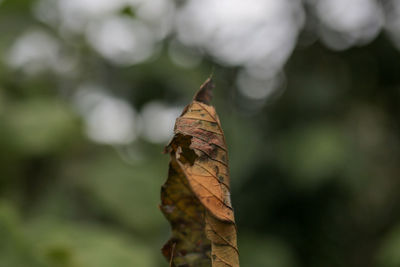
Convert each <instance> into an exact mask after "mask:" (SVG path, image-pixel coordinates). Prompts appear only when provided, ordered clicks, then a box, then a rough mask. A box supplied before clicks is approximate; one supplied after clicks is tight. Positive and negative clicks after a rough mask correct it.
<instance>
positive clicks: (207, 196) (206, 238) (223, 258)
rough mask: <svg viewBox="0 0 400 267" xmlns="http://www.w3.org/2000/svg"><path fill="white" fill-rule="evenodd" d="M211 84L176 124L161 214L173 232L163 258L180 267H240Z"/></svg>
mask: <svg viewBox="0 0 400 267" xmlns="http://www.w3.org/2000/svg"><path fill="white" fill-rule="evenodd" d="M212 87H213V84H212V81H211V79H208V80H207V81H206V82H205V83H204V84H203V85H202V86H201V87H200V90H199V92H198V93H197V94H196V95H195V97H194V99H193V101H192V102H191V103H190V104H189V105H188V106H186V107H185V109H184V110H183V112H182V114H181V116H180V117H179V118H177V120H176V123H175V129H174V137H173V139H172V140H171V142H170V143H169V144H168V145H167V147H166V152H168V153H170V156H171V161H170V165H169V173H168V179H167V181H166V183H165V184H164V185H163V186H162V190H161V205H160V208H161V210H162V212H163V213H164V215H165V217H166V218H167V219H168V220H169V222H170V223H171V226H172V237H171V239H170V240H169V241H168V242H167V243H166V244H165V245H164V247H163V249H162V252H163V254H164V256H165V257H166V258H167V260H168V261H170V266H176V267H183V266H185V267H189V266H190V267H192V266H193V267H198V266H199V267H202V266H213V267H227V266H229V267H237V266H239V254H238V249H237V244H236V225H235V220H234V214H233V210H232V204H231V200H230V190H229V169H228V155H227V148H226V143H225V138H224V134H223V131H222V128H221V123H220V121H219V118H218V116H217V114H216V112H215V109H214V107H213V106H211V105H210V101H211V89H212Z"/></svg>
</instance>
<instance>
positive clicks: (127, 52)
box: [86, 16, 155, 65]
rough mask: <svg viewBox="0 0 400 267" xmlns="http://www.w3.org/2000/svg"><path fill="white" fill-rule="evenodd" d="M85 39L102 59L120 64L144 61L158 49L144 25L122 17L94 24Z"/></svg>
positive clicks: (89, 28)
mask: <svg viewBox="0 0 400 267" xmlns="http://www.w3.org/2000/svg"><path fill="white" fill-rule="evenodd" d="M86 38H87V40H88V42H89V43H90V44H91V45H92V46H93V48H94V49H95V50H96V51H98V52H99V53H100V54H101V55H102V56H103V57H105V58H106V59H108V60H110V61H111V62H113V63H115V64H118V65H131V64H136V63H140V62H143V61H145V60H146V59H148V58H149V57H150V56H151V55H152V54H153V52H154V46H155V42H154V39H153V36H152V34H151V32H150V30H149V29H148V27H147V26H146V25H145V24H143V23H141V22H140V21H137V20H133V19H130V18H126V17H120V16H114V17H110V18H108V19H104V20H102V21H98V22H94V23H92V24H91V25H90V27H88V30H87V32H86Z"/></svg>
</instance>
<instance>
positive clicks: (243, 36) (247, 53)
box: [175, 0, 304, 71]
mask: <svg viewBox="0 0 400 267" xmlns="http://www.w3.org/2000/svg"><path fill="white" fill-rule="evenodd" d="M303 20H304V12H303V9H302V6H301V2H300V1H297V0H280V1H276V0H254V1H252V2H251V4H249V3H248V2H246V1H242V0H218V1H215V0H203V1H198V0H190V1H188V2H187V3H186V5H185V6H184V7H183V8H182V9H181V10H179V11H178V15H177V20H176V24H175V25H176V28H177V36H178V39H179V40H180V41H181V42H182V43H184V44H186V45H192V46H198V47H202V48H205V49H206V51H207V52H208V53H210V54H211V55H213V56H214V57H215V58H216V59H218V60H219V61H220V62H222V63H225V64H228V65H245V66H247V65H251V66H257V65H263V66H265V65H267V67H271V68H272V69H274V70H276V71H279V69H280V68H281V67H282V66H283V64H284V63H285V62H286V60H287V58H288V56H289V55H290V53H291V52H292V50H293V48H294V45H295V43H296V40H297V35H298V33H299V30H300V28H301V27H302V25H303Z"/></svg>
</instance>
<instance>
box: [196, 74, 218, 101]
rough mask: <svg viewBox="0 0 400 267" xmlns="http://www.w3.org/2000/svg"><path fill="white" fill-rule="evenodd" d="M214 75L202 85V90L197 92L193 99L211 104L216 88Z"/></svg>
mask: <svg viewBox="0 0 400 267" xmlns="http://www.w3.org/2000/svg"><path fill="white" fill-rule="evenodd" d="M214 87H215V86H214V83H213V80H212V76H210V77H209V78H208V79H207V80H206V81H205V82H204V83H203V84H202V85H201V86H200V90H199V91H198V92H197V93H196V94H195V96H194V98H193V100H196V101H199V102H202V103H204V104H207V105H209V104H210V102H211V99H212V89H213V88H214Z"/></svg>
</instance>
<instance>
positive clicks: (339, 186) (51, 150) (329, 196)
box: [0, 0, 400, 267]
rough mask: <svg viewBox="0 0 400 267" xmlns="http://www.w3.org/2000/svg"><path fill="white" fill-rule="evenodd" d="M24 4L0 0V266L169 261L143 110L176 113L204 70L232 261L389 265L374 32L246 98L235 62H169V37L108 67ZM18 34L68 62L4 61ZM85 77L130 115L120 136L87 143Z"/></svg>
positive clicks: (391, 191) (387, 83) (394, 114)
mask: <svg viewBox="0 0 400 267" xmlns="http://www.w3.org/2000/svg"><path fill="white" fill-rule="evenodd" d="M48 2H49V3H50V2H51V1H48ZM34 3H36V2H34V1H26V0H18V1H15V0H3V1H0V31H1V33H2V34H1V36H0V58H1V60H0V267H26V266H29V267H39V266H40V267H41V266H43V267H91V266H100V267H103V266H104V267H112V266H116V267H125V266H126V267H128V266H129V267H130V266H143V267H153V266H167V263H166V262H165V261H164V259H163V258H162V256H161V253H160V248H161V246H162V244H163V243H164V242H165V241H166V240H167V239H168V236H169V231H170V229H169V225H168V222H167V221H166V220H165V219H164V218H163V216H162V214H161V212H160V211H159V210H158V203H159V192H160V186H161V185H162V184H163V182H164V181H165V179H166V177H167V167H168V157H167V156H165V155H163V154H162V153H161V152H162V149H163V145H164V143H161V142H160V143H154V142H153V143H152V142H149V141H148V138H147V139H146V136H145V135H143V134H142V133H139V132H140V131H141V128H143V127H147V126H146V125H147V124H146V123H148V122H146V121H145V120H143V119H142V120H141V119H140V116H141V114H142V113H141V112H142V111H143V109H144V107H145V106H146V105H147V104H148V103H150V102H153V101H159V102H162V103H164V104H165V105H167V106H171V107H178V108H182V107H183V105H185V104H186V103H188V102H189V101H190V99H191V95H193V92H194V91H195V90H196V89H197V88H198V87H199V85H200V84H201V83H202V82H203V81H204V80H205V78H206V77H207V76H208V75H209V73H210V72H211V70H212V69H213V68H214V75H215V83H216V85H217V87H216V90H215V100H214V105H215V106H216V109H217V111H218V114H219V116H220V119H221V123H222V126H223V128H224V131H225V135H226V138H227V143H228V147H229V149H230V150H229V151H230V166H231V176H232V177H231V183H232V198H233V199H232V200H233V206H234V207H235V213H236V219H237V225H238V234H239V237H238V243H239V251H240V254H241V256H240V257H241V264H242V266H267V267H268V266H274V267H300V266H307V267H313V266H315V267H319V266H328V267H329V266H335V267H338V266H339V267H340V266H346V267H348V266H365V267H368V266H382V267H394V266H399V265H400V232H399V223H400V204H399V203H400V194H399V190H400V180H399V177H400V167H399V166H400V165H399V162H400V140H399V136H400V109H399V107H400V75H399V71H400V54H399V51H398V50H396V48H395V47H394V46H393V44H392V42H391V41H390V40H389V38H388V37H387V35H386V34H385V33H381V34H380V35H379V36H378V37H377V38H376V39H375V40H374V41H372V42H371V43H369V44H365V45H362V46H361V45H360V46H357V47H353V48H350V49H347V50H345V51H341V52H337V51H332V50H330V49H328V48H326V47H325V46H324V45H322V44H321V43H320V42H319V41H316V42H312V43H309V44H308V45H307V46H305V45H299V46H296V48H295V49H294V51H293V54H292V55H291V57H290V58H289V60H288V62H287V63H286V65H285V68H284V73H285V75H284V82H283V84H282V85H281V86H280V88H279V89H277V90H276V91H275V92H274V93H273V94H271V95H270V96H269V97H268V98H266V99H262V100H254V99H249V98H246V97H244V96H243V95H242V94H240V91H238V90H237V86H236V84H235V82H234V81H235V79H236V78H237V76H238V72H239V71H240V69H239V68H238V67H227V66H222V65H219V64H218V63H217V62H216V61H215V59H213V58H210V57H208V56H207V55H204V56H203V58H202V59H200V60H201V63H200V64H198V65H194V66H191V67H182V66H181V65H179V64H175V63H174V61H173V60H171V58H170V53H169V41H170V40H169V38H166V39H165V40H163V41H162V42H160V43H159V44H158V46H157V51H156V52H155V53H154V55H153V56H152V57H150V58H149V59H148V60H147V61H145V62H142V63H141V64H133V65H128V66H121V65H118V64H113V63H110V61H109V60H107V59H105V58H104V57H103V56H102V55H101V54H100V53H99V52H98V51H95V50H94V49H93V48H92V47H91V46H90V45H89V44H88V42H87V40H84V38H82V36H79V35H74V34H72V35H70V36H69V35H68V32H64V31H62V30H59V31H58V30H55V29H54V28H52V27H50V26H49V25H48V24H46V23H44V22H42V21H39V20H38V19H37V18H36V17H35V16H33V15H32V14H33V10H34ZM121 13H122V14H123V15H124V16H132V17H135V16H136V14H135V10H130V9H123V10H121ZM28 29H29V30H32V29H34V30H40V31H41V32H42V33H43V32H44V33H46V34H47V35H48V36H50V37H49V39H50V40H53V39H54V40H53V41H54V42H56V43H57V42H59V43H61V48H60V51H58V55H59V56H60V57H61V59H60V61H59V63H60V62H61V63H63V64H64V63H65V65H62V64H61V63H60V64H58V63H57V64H55V65H54V62H53V61H51V60H50V61H44V60H41V59H39V60H36V61H35V60H33V61H34V62H33V63H32V62H30V63H29V64H28V63H27V64H22V65H21V66H13V65H12V64H9V63H7V62H8V61H7V58H8V57H9V55H10V53H11V52H10V51H11V48H12V47H13V46H14V45H15V42H16V41H17V40H18V37H19V36H21V34H23V33H24V32H25V31H26V30H28ZM34 36H41V35H34ZM302 38H303V36H300V41H299V42H300V43H301V41H302ZM46 49H48V48H47V47H45V48H44V49H43V50H46ZM50 50H51V49H50ZM50 50H49V51H50ZM46 51H47V50H46ZM42 52H43V51H42ZM69 60H70V61H71V62H72V63H71V62H69ZM57 62H58V61H57ZM46 64H47V65H46ZM69 64H70V65H69ZM37 66H40V67H43V66H47V68H42V69H41V68H37ZM69 66H72V67H69ZM85 83H92V84H95V85H101V86H102V88H103V91H101V90H99V91H101V92H102V93H104V94H108V95H111V96H115V97H118V99H123V100H124V101H125V102H126V103H128V104H129V105H130V106H131V107H132V109H133V110H134V111H135V115H136V116H137V117H138V118H139V119H136V120H135V125H137V129H136V132H134V133H133V134H132V136H133V137H132V141H131V142H128V143H126V144H106V143H98V142H96V141H94V140H93V138H91V137H90V136H88V131H87V120H88V118H87V117H86V115H85V114H83V113H82V111H81V110H80V108H79V107H77V104H76V102H77V101H76V98H77V97H76V96H77V91H79V90H78V88H79V87H80V86H81V85H82V84H85ZM96 101H97V100H96ZM85 103H86V102H85ZM89 104H90V103H89ZM89 104H88V106H90V105H89ZM114 104H115V102H111V107H114V106H113V105H114ZM89 118H90V116H89ZM154 120H155V118H154ZM157 123H158V122H157ZM172 123H173V121H172ZM160 129H161V128H160ZM160 131H161V130H160ZM171 134H172V131H171ZM166 142H167V140H165V143H166Z"/></svg>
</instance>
